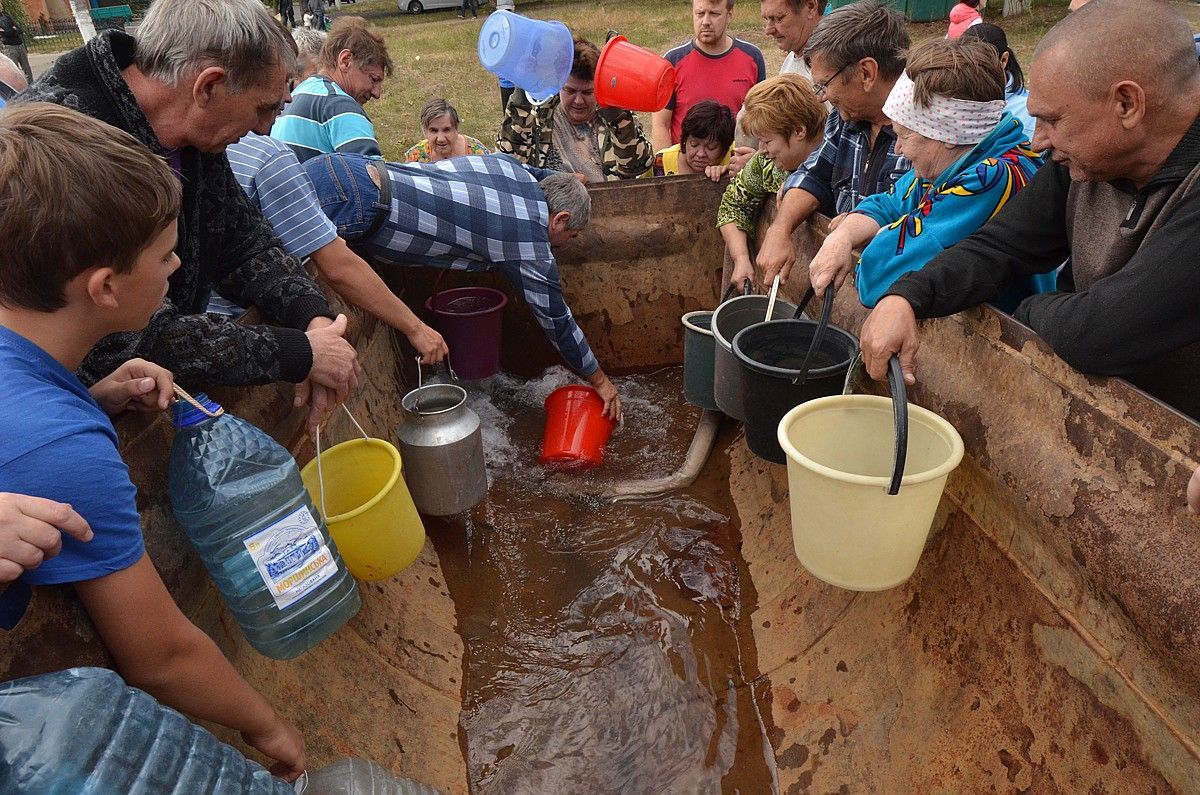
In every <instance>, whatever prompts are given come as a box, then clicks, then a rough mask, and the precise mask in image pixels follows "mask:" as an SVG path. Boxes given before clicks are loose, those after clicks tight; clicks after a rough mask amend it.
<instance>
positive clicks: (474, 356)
mask: <svg viewBox="0 0 1200 795" xmlns="http://www.w3.org/2000/svg"><path fill="white" fill-rule="evenodd" d="M435 301H436V305H435ZM507 303H508V296H506V295H505V294H504V293H502V292H500V291H499V290H493V289H492V288H491V287H456V288H454V289H453V290H442V291H441V292H440V293H434V294H433V295H431V296H429V297H428V298H426V299H425V308H426V309H428V310H429V311H430V313H432V315H433V327H434V328H435V329H437V330H438V332H439V333H440V334H441V335H442V336H443V337H445V338H446V345H447V347H449V348H450V366H451V367H453V368H454V372H455V373H457V374H458V377H459V378H465V379H467V380H468V381H474V380H475V379H478V378H487V377H489V376H493V375H495V374H496V373H498V372H500V331H501V328H502V327H503V321H504V307H505V305H506V304H507Z"/></svg>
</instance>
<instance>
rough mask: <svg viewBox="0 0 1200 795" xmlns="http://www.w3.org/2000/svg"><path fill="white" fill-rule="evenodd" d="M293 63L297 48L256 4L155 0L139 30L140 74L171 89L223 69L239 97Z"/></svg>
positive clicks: (251, 0)
mask: <svg viewBox="0 0 1200 795" xmlns="http://www.w3.org/2000/svg"><path fill="white" fill-rule="evenodd" d="M295 62H296V43H295V42H294V41H292V37H291V36H289V35H288V34H287V31H286V30H284V29H283V26H282V25H280V24H279V23H278V22H276V21H275V18H274V17H272V16H271V14H270V12H269V11H267V9H266V7H265V6H264V5H263V4H262V3H260V2H258V0H155V2H154V3H152V4H151V5H150V10H149V11H147V12H146V17H145V19H143V20H142V23H141V24H140V25H138V29H137V65H138V68H140V69H141V70H142V72H143V73H145V74H146V76H147V77H150V78H153V79H155V80H160V81H162V82H164V83H167V84H168V85H171V86H177V85H178V84H179V81H180V80H181V79H182V78H183V77H184V76H185V75H187V74H188V72H190V71H192V70H198V69H204V68H207V67H209V66H220V67H223V68H224V69H225V70H226V71H227V72H228V77H229V88H230V90H231V91H241V90H243V89H245V88H248V87H250V86H253V85H256V84H258V83H260V82H261V81H262V80H263V77H264V75H266V74H269V73H270V72H271V71H272V70H273V69H275V68H276V67H277V66H278V65H279V64H281V63H282V64H285V65H286V68H287V69H288V70H291V69H294V68H295Z"/></svg>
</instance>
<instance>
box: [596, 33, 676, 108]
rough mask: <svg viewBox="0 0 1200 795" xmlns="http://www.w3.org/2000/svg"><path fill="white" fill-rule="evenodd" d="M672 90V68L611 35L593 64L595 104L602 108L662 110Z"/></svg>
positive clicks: (637, 47)
mask: <svg viewBox="0 0 1200 795" xmlns="http://www.w3.org/2000/svg"><path fill="white" fill-rule="evenodd" d="M674 90H675V67H674V66H671V62H670V61H668V60H667V59H665V58H663V57H662V56H660V55H659V54H658V53H655V52H651V51H650V50H647V49H646V48H645V47H639V46H637V45H636V44H630V43H629V41H628V40H626V38H625V37H624V36H613V38H612V39H611V40H609V42H608V44H605V45H604V49H603V50H601V51H600V59H599V60H598V61H596V102H597V103H598V104H599V105H600V106H601V107H606V108H624V109H625V110H636V111H645V112H653V111H658V110H662V109H663V108H665V107H666V106H667V103H668V102H669V101H670V100H671V92H673V91H674Z"/></svg>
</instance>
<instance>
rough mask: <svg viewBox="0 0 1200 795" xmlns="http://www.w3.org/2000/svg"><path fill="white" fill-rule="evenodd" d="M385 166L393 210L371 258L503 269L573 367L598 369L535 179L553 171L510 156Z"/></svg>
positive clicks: (370, 244)
mask: <svg viewBox="0 0 1200 795" xmlns="http://www.w3.org/2000/svg"><path fill="white" fill-rule="evenodd" d="M387 169H388V175H389V177H390V179H391V191H392V206H391V210H390V211H389V213H388V218H387V221H385V222H384V224H383V226H382V227H381V228H380V229H379V231H378V232H376V233H375V234H374V235H373V236H372V237H371V238H370V239H369V240H366V241H364V242H363V245H364V247H365V248H366V249H367V250H368V251H369V252H370V254H371V255H372V256H373V257H375V258H376V259H378V260H379V261H381V262H385V263H391V264H403V265H421V266H429V267H435V268H451V269H454V270H465V271H485V270H491V269H492V268H498V269H500V270H501V271H502V272H503V273H504V275H505V277H507V278H508V280H509V281H510V282H512V284H513V286H514V287H516V288H517V289H519V290H520V291H521V294H522V295H523V296H524V297H525V302H526V303H527V304H529V308H530V309H531V310H532V311H533V314H534V317H536V318H537V321H538V323H539V324H540V325H541V327H542V329H543V330H544V331H545V332H546V336H547V337H549V338H550V341H551V342H552V343H554V346H555V347H556V348H558V352H559V353H560V354H562V357H563V359H565V360H566V362H567V364H568V365H570V367H571V368H572V369H573V370H575V371H576V372H577V373H579V374H580V375H584V376H588V375H591V374H592V373H594V372H595V371H596V370H597V369H598V368H599V367H600V363H599V362H597V361H596V356H595V354H593V353H592V349H591V347H590V346H589V345H588V343H587V339H586V338H585V337H584V336H583V331H582V330H581V329H580V328H579V324H578V323H576V322H575V317H574V315H572V314H571V308H570V307H568V306H567V303H566V301H565V300H564V299H563V293H562V281H561V280H560V278H559V275H558V264H557V262H555V259H554V254H553V253H552V252H551V251H550V237H549V233H548V231H547V228H546V227H547V225H548V224H549V222H550V211H549V209H548V208H547V207H546V197H545V195H544V194H543V193H542V189H541V187H540V186H539V185H538V180H539V179H542V178H544V177H546V176H548V175H550V174H552V173H554V172H552V171H546V170H544V169H538V168H532V167H530V166H526V165H524V164H523V163H520V162H518V161H517V160H515V159H513V158H512V157H509V156H508V155H471V156H467V157H455V158H451V159H449V160H442V161H439V162H437V163H388V164H387Z"/></svg>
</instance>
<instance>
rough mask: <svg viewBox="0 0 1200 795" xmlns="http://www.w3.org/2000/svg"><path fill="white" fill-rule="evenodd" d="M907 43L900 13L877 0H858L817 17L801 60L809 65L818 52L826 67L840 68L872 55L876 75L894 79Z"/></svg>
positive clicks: (906, 29)
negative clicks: (877, 66)
mask: <svg viewBox="0 0 1200 795" xmlns="http://www.w3.org/2000/svg"><path fill="white" fill-rule="evenodd" d="M910 43H911V40H910V39H909V36H908V26H907V24H906V23H905V20H904V15H903V14H901V13H900V12H899V11H897V10H896V9H894V8H892V7H891V6H890V5H888V4H887V3H884V2H880V0H858V2H857V3H851V4H850V5H848V6H842V7H841V8H838V9H835V10H834V11H831V12H830V13H828V14H826V15H825V16H824V17H822V18H821V21H820V22H818V23H817V27H816V28H815V29H814V30H813V32H812V35H811V36H809V37H808V46H807V47H805V48H804V62H805V63H807V64H809V65H810V66H811V65H812V62H811V58H812V56H813V55H820V56H821V60H822V61H823V62H824V63H825V66H826V67H827V68H830V69H835V70H841V69H845V68H846V67H847V66H850V64H855V63H858V62H859V61H861V60H862V59H863V58H873V59H874V60H875V62H876V63H877V64H879V72H880V74H881V75H882V76H883V77H884V78H886V79H889V80H895V79H896V78H898V77H900V73H901V72H903V71H904V59H905V53H906V52H907V51H908V46H909V44H910Z"/></svg>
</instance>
